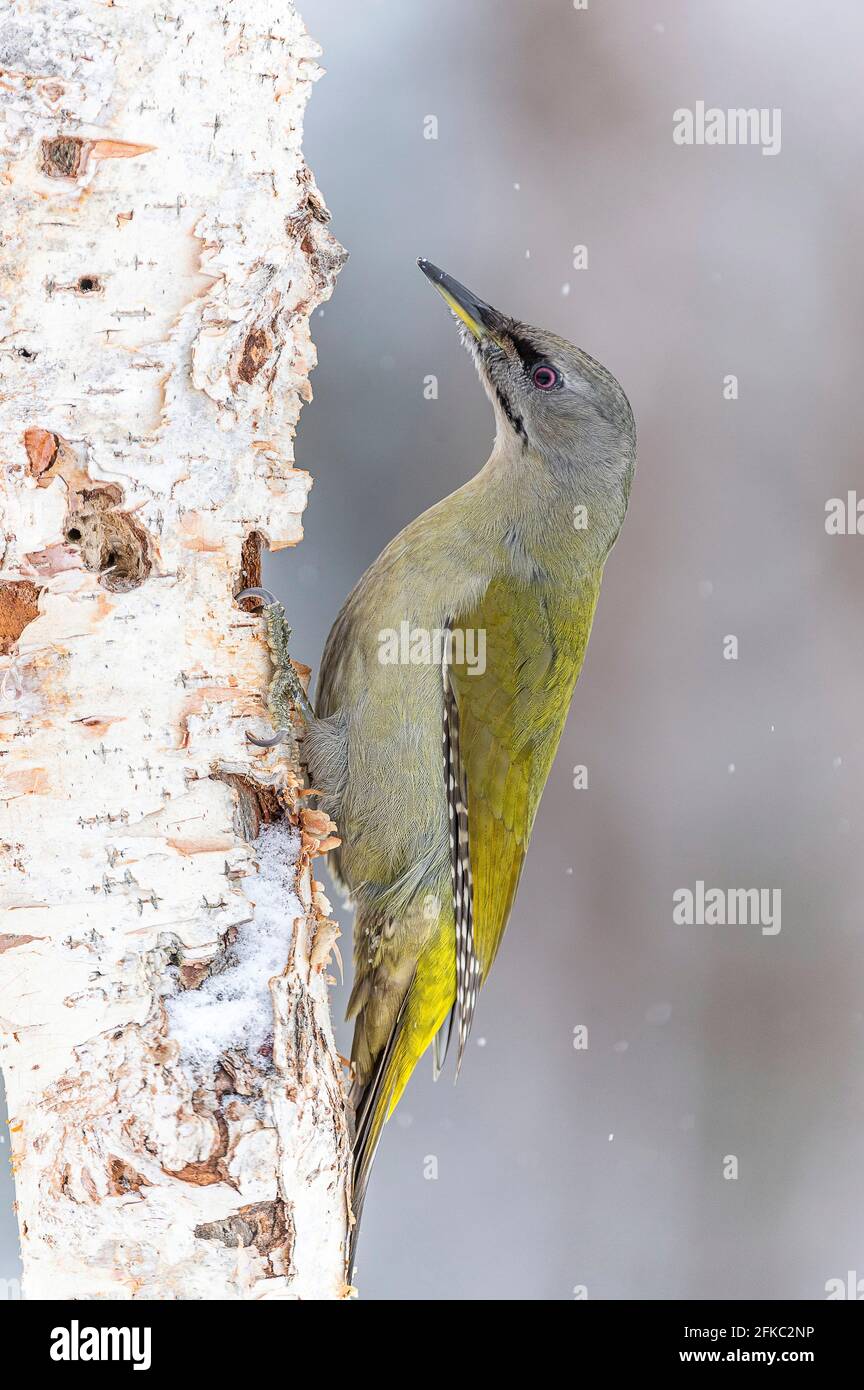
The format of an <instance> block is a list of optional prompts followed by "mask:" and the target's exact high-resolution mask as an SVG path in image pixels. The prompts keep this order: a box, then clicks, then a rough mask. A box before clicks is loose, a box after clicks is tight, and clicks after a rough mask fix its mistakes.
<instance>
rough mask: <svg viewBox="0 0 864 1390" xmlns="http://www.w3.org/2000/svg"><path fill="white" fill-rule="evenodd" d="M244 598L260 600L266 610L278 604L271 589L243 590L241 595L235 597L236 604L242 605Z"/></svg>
mask: <svg viewBox="0 0 864 1390" xmlns="http://www.w3.org/2000/svg"><path fill="white" fill-rule="evenodd" d="M244 598H260V600H261V602H262V604H263V605H264V607H265V608H270V607H272V605H273V604H274V603H275V602H276V595H275V594H271V592H270V590H269V589H258V588H256V589H241V590H240V593H239V594H235V595H234V602H235V603H240V602H241V601H242V600H243V599H244Z"/></svg>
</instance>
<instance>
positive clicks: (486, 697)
mask: <svg viewBox="0 0 864 1390" xmlns="http://www.w3.org/2000/svg"><path fill="white" fill-rule="evenodd" d="M418 264H419V266H420V269H421V270H422V272H423V274H424V275H425V276H426V277H427V278H428V279H429V280H430V281H431V283H432V284H433V285H434V286H435V288H436V289H437V290H438V291H439V293H440V294H441V296H442V297H443V299H444V301H445V303H446V304H447V305H448V306H449V308H450V310H451V311H452V312H453V314H454V315H455V317H456V318H457V320H458V321H459V325H460V332H461V336H462V339H463V342H464V344H465V345H466V347H467V348H468V350H469V352H470V354H471V356H472V357H473V359H474V362H475V365H476V367H477V371H478V373H479V376H480V380H481V382H482V384H483V386H484V388H485V390H486V393H487V395H488V397H489V400H490V401H491V404H492V409H493V411H494V414H495V426H496V432H495V440H494V444H493V448H492V452H491V455H490V456H489V459H488V460H487V462H486V463H485V465H484V466H483V467H482V468H481V469H480V471H479V473H477V474H476V475H475V476H474V477H472V478H471V479H470V481H469V482H466V483H465V485H464V486H463V487H460V488H459V489H458V491H456V492H454V493H452V494H451V495H450V496H449V497H446V498H444V500H443V501H441V502H438V503H437V504H436V505H435V506H433V507H431V508H430V509H429V510H428V511H426V512H424V513H423V515H422V516H420V517H418V518H417V520H415V521H413V522H411V524H410V525H408V526H406V527H405V529H404V530H403V531H402V532H400V534H399V535H398V536H397V537H396V538H395V540H393V541H391V542H390V544H389V545H388V546H387V547H386V549H385V550H384V551H382V553H381V555H379V557H378V559H377V560H376V561H375V562H374V564H372V565H371V566H370V568H369V569H368V570H367V571H366V573H365V574H364V575H363V577H362V579H361V580H360V581H359V583H358V584H357V585H356V587H355V588H354V590H353V592H352V593H351V594H350V596H349V597H348V599H347V600H346V602H345V604H344V605H343V607H342V610H341V612H340V613H339V615H338V617H337V618H336V621H335V623H334V624H333V628H332V630H331V632H330V636H329V638H328V640H327V644H326V647H325V650H324V655H323V659H322V663H321V669H320V675H319V679H318V686H317V693H316V710H315V718H314V719H310V720H309V721H308V727H307V732H306V737H305V756H306V760H307V764H308V767H309V772H310V776H311V779H312V785H313V786H314V787H315V788H317V789H319V790H320V791H321V793H322V801H321V805H322V809H324V810H325V811H326V812H327V813H328V814H329V815H330V816H332V818H333V819H334V820H335V821H336V823H337V826H338V833H339V836H340V837H341V846H340V847H339V848H338V849H337V850H335V851H333V852H332V854H331V861H332V869H333V873H334V876H335V877H336V879H337V882H339V883H340V884H341V885H343V886H344V888H345V889H346V890H347V892H348V894H349V896H350V898H351V900H352V902H353V905H354V908H355V912H356V917H355V925H354V983H353V990H352V993H351V998H350V1002H349V1005H348V1017H349V1018H351V1017H353V1018H355V1019H356V1022H355V1027H354V1042H353V1048H352V1054H351V1059H352V1063H353V1071H354V1082H353V1087H352V1094H351V1102H352V1106H353V1113H354V1128H355V1138H354V1181H353V1207H354V1214H355V1226H354V1230H353V1239H352V1242H351V1251H350V1254H349V1273H350V1271H351V1270H352V1268H353V1260H354V1248H355V1246H356V1233H357V1230H358V1226H357V1224H356V1222H359V1218H360V1212H361V1210H362V1206H363V1200H364V1197H365V1193H366V1187H367V1183H368V1181H369V1173H370V1168H371V1165H372V1160H373V1157H374V1154H375V1149H376V1147H377V1144H378V1141H379V1139H380V1136H381V1129H382V1126H383V1124H384V1122H385V1120H386V1119H387V1118H388V1117H389V1116H390V1115H391V1114H392V1112H393V1110H394V1108H395V1106H396V1104H397V1102H398V1101H399V1098H400V1096H401V1095H402V1092H403V1090H404V1088H405V1085H406V1083H407V1081H408V1079H409V1077H410V1076H411V1073H412V1072H413V1070H414V1068H415V1066H416V1065H417V1062H418V1061H419V1059H420V1057H421V1056H422V1055H423V1053H424V1052H425V1051H426V1050H427V1048H429V1047H430V1046H432V1047H433V1057H434V1068H435V1071H436V1074H437V1072H438V1071H439V1070H440V1068H441V1067H442V1065H443V1061H444V1056H445V1054H446V1051H447V1044H448V1042H449V1040H450V1038H451V1036H452V1037H453V1038H454V1041H455V1051H456V1054H457V1055H456V1070H457V1074H458V1069H459V1066H460V1065H461V1063H462V1058H463V1053H464V1051H465V1045H466V1043H467V1040H468V1036H469V1033H470V1029H471V1022H472V1018H473V1015H474V1009H475V1005H476V1003H477V996H478V993H479V991H480V989H481V988H482V986H483V984H484V983H485V981H486V979H487V978H488V975H489V971H490V969H491V968H492V963H493V961H494V960H495V956H496V953H497V951H498V948H499V946H500V944H501V938H502V936H503V934H504V929H505V927H506V925H507V921H508V918H509V917H510V913H511V910H512V908H513V902H514V898H515V896H516V889H517V886H518V883H519V877H520V874H521V872H522V866H523V863H524V860H525V854H526V851H527V849H528V843H529V840H530V837H531V829H532V826H533V824H534V818H535V816H536V813H537V807H538V804H539V801H540V796H541V793H542V791H543V788H544V786H545V783H546V779H547V777H548V775H549V770H550V768H551V766H552V762H553V759H554V757H555V751H556V749H557V746H558V741H559V739H560V737H561V732H562V729H563V727H564V722H565V720H566V717H567V712H568V709H569V707H570V700H571V697H572V694H573V690H574V687H575V685H576V681H577V679H578V676H579V673H580V671H581V669H582V662H583V659H584V656H585V648H586V646H587V643H588V636H589V634H590V631H591V624H592V621H593V618H594V610H595V607H596V604H597V598H598V594H599V592H600V581H601V578H602V575H603V567H604V565H605V562H606V557H607V555H608V554H609V551H610V549H611V547H612V546H613V544H614V542H615V540H616V538H617V536H618V532H619V530H620V529H621V524H622V522H623V520H624V514H625V512H626V509H627V501H628V496H629V492H630V485H631V481H632V477H633V470H634V465H635V455H636V431H635V425H634V420H633V412H632V410H631V408H630V404H629V402H628V400H627V397H626V396H625V394H624V392H623V390H622V388H621V386H620V385H619V384H618V382H617V381H616V379H615V377H614V376H612V374H611V373H610V372H609V371H607V370H606V368H605V367H603V366H601V365H600V363H599V362H597V361H595V360H594V359H593V358H592V357H589V356H588V354H587V353H586V352H583V351H582V350H581V349H580V348H577V347H574V346H572V345H571V344H570V343H569V342H566V341H565V340H564V339H563V338H559V337H557V336H556V335H555V334H553V333H549V332H545V331H544V330H542V329H538V328H532V327H530V326H529V325H528V324H525V323H522V322H519V321H518V320H516V319H513V318H509V317H507V316H506V315H505V314H502V313H499V312H498V310H496V309H493V308H492V307H491V306H490V305H489V304H487V303H485V302H484V301H483V300H481V299H478V298H477V296H476V295H475V294H472V293H471V291H470V290H467V289H466V288H465V286H464V285H461V284H459V282H458V281H457V280H454V279H453V278H452V277H451V276H449V275H447V274H445V272H444V271H442V270H439V269H438V268H437V267H436V266H434V265H432V264H431V263H430V262H428V261H425V260H421V261H419V262H418Z"/></svg>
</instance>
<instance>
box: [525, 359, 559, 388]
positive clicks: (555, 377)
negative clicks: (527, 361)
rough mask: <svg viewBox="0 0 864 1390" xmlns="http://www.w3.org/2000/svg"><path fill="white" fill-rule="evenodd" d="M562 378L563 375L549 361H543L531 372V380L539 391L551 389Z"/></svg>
mask: <svg viewBox="0 0 864 1390" xmlns="http://www.w3.org/2000/svg"><path fill="white" fill-rule="evenodd" d="M560 380H561V376H560V374H559V373H558V372H556V370H555V368H554V367H550V366H549V363H548V362H541V363H540V365H539V366H537V367H535V368H534V370H533V372H532V373H531V381H532V382H533V384H534V385H535V386H536V387H537V390H538V391H551V390H552V389H553V388H554V387H555V386H557V385H558V383H559V382H560Z"/></svg>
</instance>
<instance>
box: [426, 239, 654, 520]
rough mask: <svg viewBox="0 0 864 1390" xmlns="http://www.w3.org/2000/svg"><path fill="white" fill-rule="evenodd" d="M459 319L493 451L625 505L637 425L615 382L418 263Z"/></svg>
mask: <svg viewBox="0 0 864 1390" xmlns="http://www.w3.org/2000/svg"><path fill="white" fill-rule="evenodd" d="M417 264H418V265H419V267H420V269H421V270H422V271H423V274H424V275H425V276H426V277H427V278H428V279H429V280H430V281H431V282H432V284H433V285H434V286H435V288H436V289H437V290H438V292H439V293H440V295H441V296H442V298H443V299H444V301H445V303H446V304H447V305H448V307H449V308H450V310H451V311H452V313H453V314H454V315H455V317H456V318H457V319H458V321H459V323H460V326H461V334H462V340H463V342H464V344H465V346H466V347H467V348H468V349H469V351H470V352H471V354H472V356H473V357H474V360H475V363H476V365H477V370H478V373H479V375H480V379H481V381H482V383H483V385H484V387H485V389H486V393H487V395H488V396H489V399H490V401H491V402H492V406H493V409H494V411H495V416H496V421H497V427H498V446H499V448H501V447H503V448H507V449H509V450H511V451H524V452H526V453H530V454H531V455H532V456H535V457H538V458H539V459H540V460H542V461H543V462H544V463H545V464H546V465H547V466H548V467H549V468H550V469H551V470H552V471H553V472H554V473H555V474H556V475H557V476H559V477H561V478H562V479H563V478H564V477H566V475H568V474H573V473H574V471H575V472H576V473H577V474H580V475H581V476H582V481H583V482H585V483H588V485H589V487H592V486H593V487H596V488H598V490H602V491H604V492H614V493H617V494H618V495H619V496H620V498H621V501H622V502H623V504H624V505H625V506H626V501H627V494H628V492H629V488H630V481H631V478H632V474H633V466H634V461H635V454H636V425H635V422H634V419H633V411H632V410H631V408H630V402H629V401H628V399H627V397H626V396H625V394H624V391H623V389H622V387H621V386H620V384H619V382H618V381H617V380H616V379H615V377H614V376H613V375H612V373H611V372H610V371H608V370H607V369H606V368H605V367H604V366H602V365H601V363H599V362H597V361H595V359H594V358H593V357H589V355H588V353H587V352H583V351H582V349H581V348H578V347H574V345H573V344H572V343H568V342H567V340H566V339H565V338H560V337H558V335H557V334H556V333H550V332H548V331H547V330H546V329H542V328H534V327H532V326H531V325H530V324H527V323H522V322H520V321H519V320H518V319H514V318H510V317H509V316H508V315H506V314H503V313H501V312H500V311H499V310H498V309H493V308H492V306H491V304H487V303H486V302H485V301H484V300H482V299H479V298H478V296H477V295H475V294H474V293H473V292H472V291H471V290H469V289H466V287H465V286H464V285H460V283H459V281H458V280H454V279H453V277H452V276H450V275H448V274H447V273H446V272H445V271H443V270H439V268H438V267H437V266H435V265H432V263H431V262H430V261H426V260H419V261H418V262H417Z"/></svg>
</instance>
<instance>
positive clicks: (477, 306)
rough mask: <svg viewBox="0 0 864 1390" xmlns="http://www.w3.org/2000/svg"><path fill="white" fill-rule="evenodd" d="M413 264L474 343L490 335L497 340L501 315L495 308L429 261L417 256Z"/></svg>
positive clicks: (497, 341) (498, 339) (494, 340)
mask: <svg viewBox="0 0 864 1390" xmlns="http://www.w3.org/2000/svg"><path fill="white" fill-rule="evenodd" d="M417 264H418V265H419V267H420V269H421V270H422V271H423V274H424V275H425V276H426V279H427V280H431V281H432V284H433V285H434V286H435V288H436V290H437V291H438V293H439V294H440V296H441V298H442V299H443V300H444V303H445V304H446V305H447V307H448V308H449V309H450V310H451V311H452V312H453V313H454V314H455V315H456V317H457V319H459V320H460V321H461V322H462V323H464V325H465V327H466V328H467V329H468V331H469V333H471V334H473V336H474V337H475V338H476V339H477V341H478V342H482V341H483V340H484V338H491V339H492V341H493V342H494V343H500V338H499V336H498V335H499V334H500V332H501V324H502V317H501V315H500V314H499V313H498V310H497V309H493V308H492V306H491V304H486V303H484V301H483V300H482V299H478V298H477V296H476V294H472V293H471V291H470V290H466V288H465V286H464V285H460V284H459V281H458V280H454V279H453V277H452V275H448V274H447V272H446V271H444V270H439V269H438V267H437V265H433V264H432V262H431V261H424V260H422V259H421V260H418V262H417Z"/></svg>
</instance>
